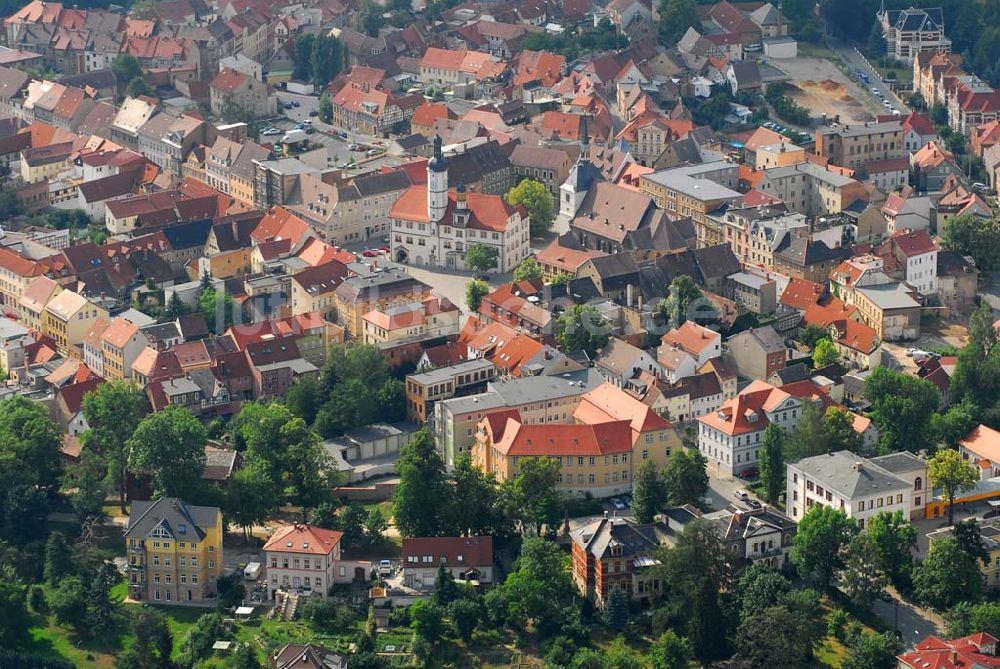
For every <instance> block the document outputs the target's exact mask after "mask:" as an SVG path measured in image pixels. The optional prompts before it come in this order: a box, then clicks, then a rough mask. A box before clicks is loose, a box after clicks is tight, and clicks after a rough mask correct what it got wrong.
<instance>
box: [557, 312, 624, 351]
mask: <svg viewBox="0 0 1000 669" xmlns="http://www.w3.org/2000/svg"><path fill="white" fill-rule="evenodd" d="M610 334H611V324H610V323H608V322H607V321H606V320H605V319H604V317H603V316H601V314H600V312H599V311H597V309H596V308H595V307H594V306H593V305H590V304H574V305H573V306H571V307H570V308H569V309H567V310H566V311H564V312H563V314H562V315H561V316H559V317H558V318H557V319H556V343H557V344H558V345H559V349H560V350H561V351H563V352H564V353H574V352H576V351H586V352H587V354H588V355H590V356H594V355H596V354H597V352H598V351H600V350H601V349H602V348H604V347H605V346H606V345H607V343H608V338H609V336H610Z"/></svg>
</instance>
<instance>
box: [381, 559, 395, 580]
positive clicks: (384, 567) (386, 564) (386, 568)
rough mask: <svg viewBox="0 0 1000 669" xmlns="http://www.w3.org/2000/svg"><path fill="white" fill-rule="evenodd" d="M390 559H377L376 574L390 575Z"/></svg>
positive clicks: (391, 570)
mask: <svg viewBox="0 0 1000 669" xmlns="http://www.w3.org/2000/svg"><path fill="white" fill-rule="evenodd" d="M392 572H393V569H392V560H379V563H378V575H379V576H392Z"/></svg>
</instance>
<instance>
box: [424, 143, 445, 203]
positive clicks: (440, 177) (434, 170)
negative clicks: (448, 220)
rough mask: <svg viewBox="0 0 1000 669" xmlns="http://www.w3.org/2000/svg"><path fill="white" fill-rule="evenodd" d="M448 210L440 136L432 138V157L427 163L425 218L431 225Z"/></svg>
mask: <svg viewBox="0 0 1000 669" xmlns="http://www.w3.org/2000/svg"><path fill="white" fill-rule="evenodd" d="M447 209H448V161H447V160H445V157H444V153H442V151H441V135H435V136H434V157H433V158H431V159H430V160H429V161H428V162H427V217H428V218H429V219H430V221H431V222H432V223H438V222H440V221H441V219H443V218H444V214H445V211H447Z"/></svg>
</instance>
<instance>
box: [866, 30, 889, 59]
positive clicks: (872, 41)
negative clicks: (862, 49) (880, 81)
mask: <svg viewBox="0 0 1000 669" xmlns="http://www.w3.org/2000/svg"><path fill="white" fill-rule="evenodd" d="M884 55H885V37H884V36H883V35H882V26H880V25H878V24H875V25H873V26H872V29H871V32H870V33H869V34H868V57H869V58H875V57H877V56H884Z"/></svg>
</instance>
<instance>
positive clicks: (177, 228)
mask: <svg viewBox="0 0 1000 669" xmlns="http://www.w3.org/2000/svg"><path fill="white" fill-rule="evenodd" d="M211 228H212V221H210V220H205V221H192V222H190V223H179V224H177V225H171V226H168V227H166V228H164V229H163V236H164V237H166V238H167V240H168V241H169V242H170V245H171V246H172V247H174V248H175V249H189V248H192V247H195V246H204V245H205V240H207V239H208V231H209V230H210V229H211Z"/></svg>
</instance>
